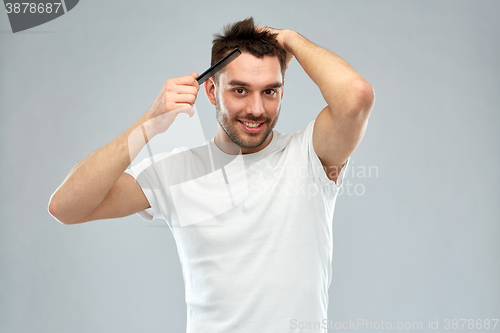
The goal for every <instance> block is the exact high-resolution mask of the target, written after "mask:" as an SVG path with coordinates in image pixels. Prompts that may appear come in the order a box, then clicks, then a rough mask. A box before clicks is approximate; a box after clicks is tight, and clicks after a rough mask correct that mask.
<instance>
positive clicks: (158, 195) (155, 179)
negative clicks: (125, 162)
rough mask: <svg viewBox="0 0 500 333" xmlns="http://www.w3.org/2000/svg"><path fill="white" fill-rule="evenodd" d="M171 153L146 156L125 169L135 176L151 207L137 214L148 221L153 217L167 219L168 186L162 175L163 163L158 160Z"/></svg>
mask: <svg viewBox="0 0 500 333" xmlns="http://www.w3.org/2000/svg"><path fill="white" fill-rule="evenodd" d="M169 155H170V153H167V154H160V155H155V156H153V160H151V158H145V159H144V160H143V161H141V162H140V163H138V164H137V165H135V166H132V167H130V168H129V169H127V170H125V172H126V173H128V174H129V175H131V176H132V177H134V179H135V181H136V182H137V184H138V185H139V186H140V187H141V189H142V192H143V193H144V195H145V196H146V198H147V200H148V202H149V205H150V206H151V208H147V209H145V210H143V211H140V212H138V213H137V214H138V215H139V216H140V217H142V218H143V219H144V220H146V221H152V220H153V219H165V220H166V216H167V214H166V212H167V206H166V205H167V200H166V199H167V190H168V189H167V188H166V186H164V182H163V181H162V180H161V178H160V177H162V175H163V171H162V170H161V163H158V160H161V159H162V158H165V157H168V156H169Z"/></svg>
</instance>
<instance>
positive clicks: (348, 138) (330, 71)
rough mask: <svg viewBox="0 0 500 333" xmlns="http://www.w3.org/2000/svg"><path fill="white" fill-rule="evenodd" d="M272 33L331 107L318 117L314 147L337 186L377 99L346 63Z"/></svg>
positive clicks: (298, 39) (296, 38)
mask: <svg viewBox="0 0 500 333" xmlns="http://www.w3.org/2000/svg"><path fill="white" fill-rule="evenodd" d="M268 29H269V28H268ZM270 30H271V31H272V32H273V33H277V34H278V35H277V37H276V39H277V40H278V43H279V44H280V45H281V46H282V47H283V48H284V49H285V50H286V51H287V52H288V57H287V58H288V63H289V61H290V60H291V58H292V55H293V56H294V57H295V58H296V59H297V61H298V62H299V64H300V65H301V66H302V68H303V69H304V71H305V72H306V73H307V75H309V77H310V78H311V79H312V80H313V81H314V83H316V85H317V86H318V87H319V89H320V91H321V94H322V95H323V97H324V99H325V101H326V103H327V104H328V106H326V107H325V108H324V109H323V110H322V111H321V112H320V113H319V115H318V116H317V117H316V121H315V124H314V129H313V146H314V150H315V152H316V154H317V155H318V157H319V159H320V161H321V163H322V164H323V167H325V169H326V174H327V176H328V178H329V179H330V180H332V181H334V182H336V181H337V177H338V174H339V172H340V170H341V168H342V166H343V165H344V164H345V163H346V162H347V159H348V158H349V156H351V154H352V153H353V152H354V150H355V149H356V147H357V146H358V144H359V143H360V141H361V139H362V138H363V135H364V133H365V130H366V126H367V123H368V117H369V115H370V111H371V109H372V107H373V103H374V99H375V93H374V91H373V87H372V86H371V84H370V83H369V82H368V81H367V80H366V79H365V78H364V77H362V76H361V75H360V74H359V73H358V72H356V70H355V69H354V68H352V67H351V66H350V65H349V64H348V63H347V62H346V61H345V60H344V59H342V58H341V57H339V56H337V55H336V54H334V53H333V52H331V51H328V50H326V49H324V48H322V47H320V46H318V45H316V44H314V43H312V42H311V41H309V40H307V39H306V38H305V37H303V36H301V35H300V34H298V33H297V32H295V31H292V30H275V29H270ZM287 65H288V64H287Z"/></svg>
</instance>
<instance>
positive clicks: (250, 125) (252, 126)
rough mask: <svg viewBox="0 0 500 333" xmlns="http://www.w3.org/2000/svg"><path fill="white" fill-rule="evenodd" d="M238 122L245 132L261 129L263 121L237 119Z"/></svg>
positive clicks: (254, 131) (256, 131) (255, 131)
mask: <svg viewBox="0 0 500 333" xmlns="http://www.w3.org/2000/svg"><path fill="white" fill-rule="evenodd" d="M239 123H240V124H241V126H242V127H243V129H244V130H245V131H247V132H250V133H258V132H260V130H261V129H262V127H264V126H263V124H264V123H256V122H250V121H242V120H239Z"/></svg>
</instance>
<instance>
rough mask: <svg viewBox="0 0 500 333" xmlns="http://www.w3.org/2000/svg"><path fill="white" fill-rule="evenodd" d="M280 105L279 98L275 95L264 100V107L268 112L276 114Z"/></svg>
mask: <svg viewBox="0 0 500 333" xmlns="http://www.w3.org/2000/svg"><path fill="white" fill-rule="evenodd" d="M280 105H281V98H279V97H276V98H272V99H269V100H267V101H266V104H265V109H266V111H267V112H268V113H272V114H276V113H278V110H279V108H280Z"/></svg>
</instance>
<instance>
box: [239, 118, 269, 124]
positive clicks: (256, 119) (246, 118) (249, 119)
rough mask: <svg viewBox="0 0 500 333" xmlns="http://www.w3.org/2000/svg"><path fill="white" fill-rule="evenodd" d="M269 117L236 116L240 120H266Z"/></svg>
mask: <svg viewBox="0 0 500 333" xmlns="http://www.w3.org/2000/svg"><path fill="white" fill-rule="evenodd" d="M268 119H269V118H265V117H246V118H238V120H240V121H254V122H264V123H265V122H266V121H268Z"/></svg>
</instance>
